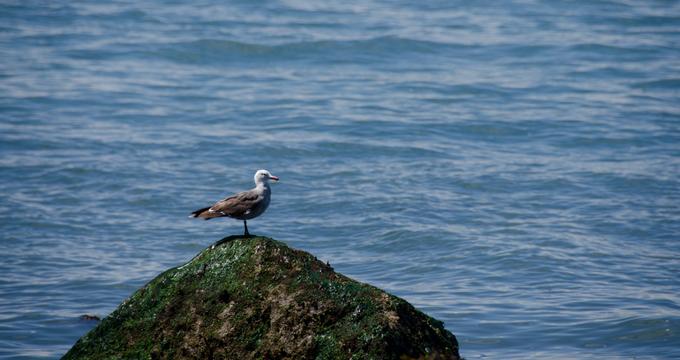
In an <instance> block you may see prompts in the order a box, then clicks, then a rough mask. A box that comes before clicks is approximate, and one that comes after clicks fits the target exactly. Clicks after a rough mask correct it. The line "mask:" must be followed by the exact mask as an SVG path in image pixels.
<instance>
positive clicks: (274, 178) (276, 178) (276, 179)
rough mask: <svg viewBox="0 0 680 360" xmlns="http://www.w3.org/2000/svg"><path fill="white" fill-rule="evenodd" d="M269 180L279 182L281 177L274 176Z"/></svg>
mask: <svg viewBox="0 0 680 360" xmlns="http://www.w3.org/2000/svg"><path fill="white" fill-rule="evenodd" d="M269 178H270V179H272V180H274V181H279V177H278V176H274V175H272V176H270V177H269Z"/></svg>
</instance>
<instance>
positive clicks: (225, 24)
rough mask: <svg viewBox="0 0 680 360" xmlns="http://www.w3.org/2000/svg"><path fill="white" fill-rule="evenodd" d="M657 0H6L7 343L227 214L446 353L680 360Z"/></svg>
mask: <svg viewBox="0 0 680 360" xmlns="http://www.w3.org/2000/svg"><path fill="white" fill-rule="evenodd" d="M679 104H680V3H679V2H677V1H628V0H587V1H586V0H573V1H539V0H535V1H534V0H524V1H521V0H516V1H504V2H491V1H474V2H468V1H428V2H409V1H403V0H395V1H332V2H324V3H318V2H311V1H301V0H280V1H274V0H272V1H268V0H262V1H228V2H221V1H215V0H202V1H196V2H191V3H184V2H179V1H160V0H147V1H111V2H106V3H104V2H99V1H68V2H67V1H53V2H44V1H11V0H4V1H0V181H1V184H2V186H1V187H0V229H1V237H0V254H1V255H2V261H1V262H0V274H2V277H0V359H39V358H58V357H59V356H61V355H62V354H64V353H65V352H66V351H67V350H68V349H69V348H70V346H72V344H73V343H74V342H75V341H76V340H77V339H78V338H79V337H80V336H82V335H83V334H84V333H86V332H87V331H88V330H89V329H90V328H92V327H93V326H94V323H93V322H91V321H90V322H88V321H84V320H81V319H80V316H81V315H82V314H93V315H98V316H102V317H103V316H106V315H107V314H108V313H110V312H111V311H112V310H113V309H115V307H116V306H117V305H118V304H119V303H121V302H122V301H123V300H124V299H125V298H126V297H127V296H129V295H130V294H132V292H133V291H135V290H136V289H137V288H139V287H140V286H142V285H143V284H145V283H146V282H147V281H149V280H150V279H152V278H153V277H154V276H155V275H157V274H158V273H160V272H161V271H163V270H165V269H167V268H169V267H172V266H177V265H180V264H182V263H183V262H185V261H187V260H189V259H190V258H191V257H192V256H193V255H195V254H196V253H197V252H198V251H200V250H201V249H202V248H204V247H206V246H208V245H209V244H211V243H212V242H214V241H215V240H217V239H220V238H221V237H223V236H226V235H230V234H238V233H240V232H241V231H242V227H241V224H240V223H239V222H237V221H232V220H224V221H219V220H218V221H210V222H204V221H196V220H192V219H188V218H187V217H186V216H187V215H188V213H189V212H191V211H193V210H195V209H197V208H199V207H203V206H207V205H210V203H211V202H212V201H214V200H217V199H219V198H221V197H223V196H225V195H229V194H231V193H233V192H235V191H240V190H244V189H247V188H250V187H251V186H252V175H253V173H254V172H255V170H257V169H259V168H266V169H269V170H270V171H271V172H272V173H273V174H275V175H278V176H280V177H281V180H282V181H281V182H280V183H278V184H276V185H275V186H274V187H273V199H272V204H271V206H270V208H269V210H268V211H267V213H266V214H265V215H263V216H262V217H260V218H258V219H256V220H253V221H251V222H250V224H249V225H250V226H249V227H250V230H251V232H253V233H256V234H261V235H267V236H271V237H274V238H276V239H279V240H282V241H285V242H286V243H288V244H289V245H290V246H293V247H295V248H299V249H304V250H306V251H309V252H311V253H313V254H315V255H316V256H318V257H319V258H320V259H321V260H323V261H329V262H330V263H331V264H332V265H333V267H334V268H335V269H336V270H338V271H340V272H342V273H344V274H346V275H348V276H351V277H353V278H355V279H358V280H361V281H364V282H368V283H371V284H373V285H376V286H379V287H381V288H383V289H386V290H388V291H389V292H391V293H393V294H395V295H398V296H400V297H403V298H405V299H406V300H408V301H409V302H411V303H412V304H414V305H415V306H416V307H418V308H419V309H421V310H423V311H424V312H426V313H428V314H430V315H431V316H434V317H436V318H438V319H440V320H442V321H444V322H445V325H446V327H447V328H448V329H449V330H451V331H452V332H453V333H454V334H456V335H457V337H458V339H459V341H460V343H461V353H462V355H463V356H465V357H466V358H467V359H476V358H492V359H496V358H504V359H532V358H533V359H563V358H621V359H628V358H637V359H663V358H680V346H679V344H680V180H679V175H680V105H679Z"/></svg>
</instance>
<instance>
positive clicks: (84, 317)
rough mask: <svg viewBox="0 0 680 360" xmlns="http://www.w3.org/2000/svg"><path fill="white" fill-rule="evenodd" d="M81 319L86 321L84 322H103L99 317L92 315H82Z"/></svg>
mask: <svg viewBox="0 0 680 360" xmlns="http://www.w3.org/2000/svg"><path fill="white" fill-rule="evenodd" d="M79 319H80V320H84V321H100V320H101V318H100V317H99V316H97V315H90V314H84V315H80V317H79Z"/></svg>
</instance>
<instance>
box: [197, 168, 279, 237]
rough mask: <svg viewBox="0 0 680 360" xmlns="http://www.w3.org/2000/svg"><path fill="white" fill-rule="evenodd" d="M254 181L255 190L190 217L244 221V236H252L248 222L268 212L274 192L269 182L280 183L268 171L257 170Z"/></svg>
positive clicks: (227, 199) (216, 204)
mask: <svg viewBox="0 0 680 360" xmlns="http://www.w3.org/2000/svg"><path fill="white" fill-rule="evenodd" d="M254 179H255V188H253V189H251V190H248V191H243V192H240V193H238V194H234V195H232V196H229V197H227V198H225V199H223V200H220V201H218V202H216V203H215V204H213V205H212V206H209V207H206V208H203V209H198V210H196V211H194V212H192V213H191V215H189V217H192V218H203V219H206V220H210V219H212V218H216V217H225V216H226V217H230V218H234V219H238V220H243V228H244V229H245V233H244V234H243V235H244V236H246V237H248V236H250V233H248V224H247V223H246V220H250V219H253V218H256V217H258V216H260V215H262V213H263V212H264V211H265V210H267V207H268V206H269V199H270V198H271V194H272V190H271V189H270V188H269V180H274V181H279V178H278V177H277V176H274V175H272V174H271V173H269V171H267V170H257V172H256V173H255V176H254Z"/></svg>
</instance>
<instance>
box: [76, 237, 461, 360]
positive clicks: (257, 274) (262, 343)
mask: <svg viewBox="0 0 680 360" xmlns="http://www.w3.org/2000/svg"><path fill="white" fill-rule="evenodd" d="M104 358H106V359H110V358H134V359H178V358H182V359H286V358H287V359H349V358H352V359H409V358H413V359H458V358H459V356H458V343H457V341H456V338H455V336H453V334H451V333H450V332H449V331H447V330H446V329H444V327H443V325H442V323H441V322H440V321H437V320H435V319H432V318H430V317H429V316H427V315H425V314H423V313H422V312H420V311H418V310H416V309H415V308H414V307H413V306H411V305H410V304H409V303H407V302H406V301H404V300H403V299H400V298H398V297H396V296H393V295H390V294H388V293H386V292H384V291H382V290H380V289H378V288H375V287H373V286H370V285H367V284H363V283H360V282H357V281H355V280H352V279H350V278H348V277H345V276H343V275H341V274H338V273H336V272H334V271H333V269H332V268H331V267H330V266H329V265H327V264H324V263H322V262H320V261H319V260H316V258H315V257H314V256H312V255H310V254H308V253H306V252H304V251H300V250H294V249H291V248H289V247H288V246H286V245H285V244H283V243H281V242H278V241H275V240H272V239H269V238H264V237H252V238H242V237H236V236H233V237H228V238H225V239H222V240H220V241H219V242H217V243H216V244H215V245H212V246H210V247H209V248H207V249H205V250H204V251H202V252H201V253H199V254H198V255H197V256H196V257H195V258H194V259H192V260H191V261H189V262H188V263H186V264H185V265H182V266H180V267H177V268H172V269H170V270H167V271H166V272H164V273H162V274H160V275H159V276H158V277H156V278H155V279H153V280H152V281H151V282H149V283H148V284H147V285H146V286H144V287H143V288H141V289H139V290H138V291H137V292H135V293H134V294H133V295H132V296H131V297H130V298H129V299H127V300H126V301H125V302H123V304H121V305H120V306H119V307H118V309H116V310H115V311H114V312H113V313H111V315H109V316H108V317H106V318H104V319H103V320H102V321H101V323H99V324H98V325H97V327H95V328H94V329H93V330H91V331H90V332H89V333H87V334H86V335H85V336H83V337H82V338H81V339H80V340H78V342H76V344H75V345H74V346H73V348H71V350H70V351H69V352H68V353H67V354H66V355H65V356H64V359H104Z"/></svg>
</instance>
